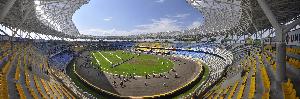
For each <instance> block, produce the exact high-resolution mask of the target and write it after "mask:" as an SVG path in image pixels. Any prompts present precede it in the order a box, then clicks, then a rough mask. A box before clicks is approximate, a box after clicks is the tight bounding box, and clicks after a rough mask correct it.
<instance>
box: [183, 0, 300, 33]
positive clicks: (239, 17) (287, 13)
mask: <svg viewBox="0 0 300 99" xmlns="http://www.w3.org/2000/svg"><path fill="white" fill-rule="evenodd" d="M187 2H188V3H190V4H191V5H192V6H194V7H195V8H197V9H199V11H200V12H201V13H203V15H204V18H205V23H204V25H202V26H200V27H198V28H196V29H194V30H198V31H199V33H200V34H202V35H205V36H216V35H223V34H238V35H241V34H245V33H246V34H249V33H250V34H252V33H256V32H258V31H261V30H263V29H269V28H271V27H272V25H271V23H270V22H269V20H268V18H267V17H266V15H265V14H264V12H263V11H262V9H261V7H260V6H259V4H258V2H257V0H187ZM265 2H266V3H267V4H268V6H269V7H270V9H271V10H272V12H273V13H274V15H275V17H276V19H277V21H278V23H280V24H286V23H288V22H290V21H293V20H295V19H298V18H299V14H300V6H299V5H300V1H299V0H265Z"/></svg>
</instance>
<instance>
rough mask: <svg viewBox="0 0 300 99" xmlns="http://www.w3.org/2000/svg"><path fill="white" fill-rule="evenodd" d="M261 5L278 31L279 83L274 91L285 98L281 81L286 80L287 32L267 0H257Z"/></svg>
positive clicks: (277, 95) (277, 58)
mask: <svg viewBox="0 0 300 99" xmlns="http://www.w3.org/2000/svg"><path fill="white" fill-rule="evenodd" d="M257 2H258V4H259V6H260V7H261V8H262V10H263V12H264V14H265V15H266V16H267V18H268V20H269V22H270V23H271V24H272V26H273V27H274V28H275V33H276V51H277V54H276V65H277V66H276V76H277V81H275V82H274V84H276V85H277V89H278V90H277V91H274V94H273V95H274V97H276V98H283V93H282V92H280V91H282V90H281V83H283V82H286V81H287V79H286V60H285V57H286V51H285V48H286V44H285V36H284V35H285V33H284V32H283V28H282V26H281V25H280V24H279V23H278V21H277V19H276V17H275V15H274V14H273V12H272V11H271V9H270V7H269V6H268V5H267V3H266V1H265V0H257ZM277 82H278V83H277Z"/></svg>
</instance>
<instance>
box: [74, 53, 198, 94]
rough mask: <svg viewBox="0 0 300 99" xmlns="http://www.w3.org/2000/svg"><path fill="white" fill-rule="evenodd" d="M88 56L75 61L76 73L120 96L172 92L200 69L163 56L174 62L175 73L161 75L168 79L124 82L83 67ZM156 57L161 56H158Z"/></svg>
mask: <svg viewBox="0 0 300 99" xmlns="http://www.w3.org/2000/svg"><path fill="white" fill-rule="evenodd" d="M88 54H89V53H88V52H84V53H83V54H82V56H83V57H79V58H77V59H76V71H77V73H78V74H79V75H81V76H82V77H83V78H85V79H86V80H87V81H89V82H90V83H91V84H93V85H95V86H97V87H99V88H101V89H104V90H106V91H109V92H112V93H115V94H118V95H121V96H152V95H157V94H163V93H167V92H169V91H173V90H175V89H177V88H179V87H180V86H183V85H185V84H187V83H188V82H189V81H191V80H192V79H193V78H195V77H196V75H197V74H198V73H199V69H200V67H199V66H198V65H197V64H196V63H195V62H193V61H191V60H186V59H182V58H175V57H169V56H164V58H169V59H172V60H175V61H174V64H175V65H174V70H175V71H176V72H174V71H169V73H163V75H166V76H167V78H168V79H167V78H164V77H160V78H153V76H152V75H150V76H151V77H148V79H146V77H145V76H143V77H136V79H129V81H126V82H124V79H123V77H121V78H118V77H117V76H113V75H111V74H108V73H103V72H101V71H100V70H98V69H96V68H92V66H87V65H85V61H84V60H85V59H84V57H85V56H87V55H88ZM157 57H163V56H161V55H158V56H157ZM176 60H177V61H176ZM175 74H178V76H179V78H175ZM157 76H158V75H157ZM149 78H150V79H149ZM114 81H115V82H116V84H115V86H114V85H113V82H114ZM121 81H123V83H124V86H123V87H121V85H120V82H121ZM145 82H146V83H147V86H146V85H145ZM164 83H165V85H164Z"/></svg>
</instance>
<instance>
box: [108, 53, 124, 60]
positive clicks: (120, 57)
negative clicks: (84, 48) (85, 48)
mask: <svg viewBox="0 0 300 99" xmlns="http://www.w3.org/2000/svg"><path fill="white" fill-rule="evenodd" d="M109 54H110V55H112V56H116V57H118V58H119V59H120V60H122V58H121V57H119V56H118V55H114V54H112V53H109Z"/></svg>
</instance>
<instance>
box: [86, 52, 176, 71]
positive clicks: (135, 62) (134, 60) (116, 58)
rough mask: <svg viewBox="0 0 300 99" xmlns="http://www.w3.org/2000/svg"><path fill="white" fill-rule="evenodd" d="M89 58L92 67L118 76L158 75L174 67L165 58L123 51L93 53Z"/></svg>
mask: <svg viewBox="0 0 300 99" xmlns="http://www.w3.org/2000/svg"><path fill="white" fill-rule="evenodd" d="M91 56H92V57H93V58H92V59H93V60H92V63H93V64H94V66H96V67H100V68H99V69H101V70H102V71H105V72H109V73H113V74H120V75H129V74H135V75H138V76H145V75H146V74H153V73H155V74H158V73H163V72H167V71H169V70H171V68H173V66H174V63H173V62H172V61H171V60H169V59H166V58H161V57H157V56H155V55H148V54H140V55H137V54H134V53H130V52H125V51H95V52H92V53H91Z"/></svg>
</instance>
